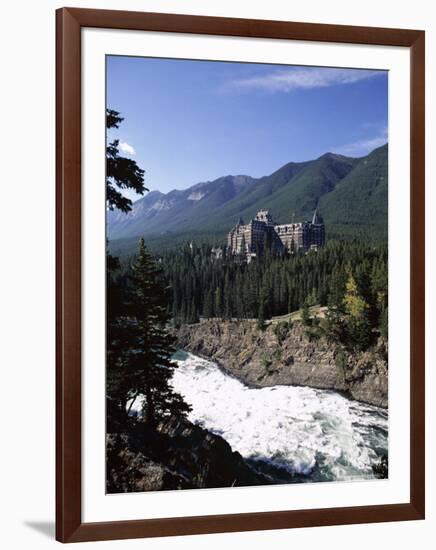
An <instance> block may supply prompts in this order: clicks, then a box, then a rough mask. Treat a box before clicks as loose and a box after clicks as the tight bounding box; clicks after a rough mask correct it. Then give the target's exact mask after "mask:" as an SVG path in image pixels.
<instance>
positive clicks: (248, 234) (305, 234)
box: [227, 210, 325, 261]
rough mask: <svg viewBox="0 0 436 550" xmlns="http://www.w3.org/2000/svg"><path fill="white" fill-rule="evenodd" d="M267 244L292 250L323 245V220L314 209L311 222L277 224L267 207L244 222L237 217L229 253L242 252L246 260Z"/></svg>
mask: <svg viewBox="0 0 436 550" xmlns="http://www.w3.org/2000/svg"><path fill="white" fill-rule="evenodd" d="M267 244H268V245H269V246H271V247H272V248H274V249H276V250H288V251H289V252H291V253H292V252H296V251H297V250H301V249H302V250H310V249H317V248H318V247H320V246H323V245H324V244H325V226H324V222H323V221H322V219H321V217H320V216H319V215H318V213H317V211H316V210H315V213H314V215H313V218H312V221H311V222H309V221H305V222H298V223H285V224H276V223H274V221H273V218H272V216H271V214H270V212H269V211H268V210H260V211H259V212H258V213H257V214H256V217H255V218H254V219H252V220H251V221H250V222H249V223H247V224H244V221H243V220H242V219H240V220H239V222H238V223H237V224H236V226H235V227H234V228H233V229H232V230H231V231H230V233H229V234H228V237H227V246H228V248H229V250H230V251H231V253H232V254H241V255H245V256H246V259H247V260H248V261H250V260H251V259H252V258H253V257H255V256H256V253H257V252H259V251H260V250H262V249H263V248H264V247H265V246H266V245H267Z"/></svg>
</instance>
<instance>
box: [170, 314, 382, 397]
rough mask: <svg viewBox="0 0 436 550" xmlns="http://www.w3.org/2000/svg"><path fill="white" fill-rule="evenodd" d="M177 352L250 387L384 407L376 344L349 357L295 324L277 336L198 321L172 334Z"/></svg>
mask: <svg viewBox="0 0 436 550" xmlns="http://www.w3.org/2000/svg"><path fill="white" fill-rule="evenodd" d="M176 337H177V345H178V347H179V349H183V350H185V351H189V352H191V353H194V354H196V355H199V356H201V357H204V358H206V359H210V360H211V361H214V362H215V363H217V364H218V365H219V366H220V367H221V368H223V369H224V370H225V371H226V372H228V373H229V374H231V375H233V376H235V377H236V378H237V379H239V380H240V381H241V382H243V383H244V384H247V385H249V386H252V387H269V386H275V385H296V386H308V387H311V388H318V389H328V390H335V391H338V392H343V393H345V394H347V395H348V396H349V397H351V398H352V399H356V400H357V401H361V402H364V403H368V404H370V405H375V406H378V407H383V408H387V406H388V362H387V350H386V345H385V343H384V342H382V341H381V340H380V341H379V342H378V343H377V344H376V345H375V346H374V347H373V348H371V349H370V350H368V351H365V352H356V353H354V354H351V353H349V352H347V351H346V350H344V349H342V348H339V347H338V346H337V345H335V344H334V343H332V342H329V341H327V339H326V338H324V337H320V338H317V339H311V338H310V335H308V333H307V330H306V328H305V327H304V326H303V325H302V323H300V322H293V323H292V324H291V326H290V327H287V328H286V329H285V330H281V332H280V333H279V331H277V328H276V324H269V325H268V326H267V327H266V328H265V330H259V329H258V328H257V324H256V322H254V321H221V320H217V319H208V320H202V321H201V322H200V323H198V324H194V325H182V326H181V327H180V328H178V330H177V331H176Z"/></svg>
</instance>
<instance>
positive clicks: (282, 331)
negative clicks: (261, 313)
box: [273, 321, 290, 346]
mask: <svg viewBox="0 0 436 550" xmlns="http://www.w3.org/2000/svg"><path fill="white" fill-rule="evenodd" d="M289 329H290V326H289V323H288V321H280V322H278V323H276V324H275V325H274V329H273V330H274V334H275V335H276V338H277V342H278V343H279V345H280V346H281V345H282V344H283V342H284V341H285V339H286V336H287V335H288V333H289Z"/></svg>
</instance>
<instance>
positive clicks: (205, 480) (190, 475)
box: [106, 417, 272, 493]
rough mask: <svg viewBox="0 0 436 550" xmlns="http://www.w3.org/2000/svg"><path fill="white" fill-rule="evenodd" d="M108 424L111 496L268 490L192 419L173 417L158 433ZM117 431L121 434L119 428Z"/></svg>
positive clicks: (141, 425) (260, 476)
mask: <svg viewBox="0 0 436 550" xmlns="http://www.w3.org/2000/svg"><path fill="white" fill-rule="evenodd" d="M115 424H116V423H115V422H113V421H112V422H111V423H110V425H108V433H107V436H106V451H107V453H106V460H107V491H108V493H126V492H135V491H136V492H138V491H163V490H170V489H199V488H203V487H208V488H213V487H231V486H247V485H265V484H269V483H271V482H272V481H271V480H270V479H269V478H268V476H264V475H263V474H261V473H258V472H256V471H255V470H254V469H253V468H252V467H251V466H250V465H249V464H248V462H246V461H245V460H244V459H243V458H242V456H241V455H240V454H239V453H238V452H236V451H235V452H234V451H232V449H231V447H230V445H229V444H228V443H227V442H226V441H225V440H224V439H223V438H222V437H220V436H218V435H214V434H212V433H211V432H209V431H207V430H204V429H203V428H201V427H199V426H196V425H194V424H192V423H191V422H189V421H188V420H185V419H181V418H176V417H172V418H169V419H167V420H165V421H163V422H161V423H160V424H159V425H158V426H157V427H156V428H148V427H147V426H146V425H145V424H144V423H143V422H133V423H132V424H130V425H129V427H128V428H127V427H124V428H122V426H121V424H117V425H116V426H115ZM115 427H116V429H115Z"/></svg>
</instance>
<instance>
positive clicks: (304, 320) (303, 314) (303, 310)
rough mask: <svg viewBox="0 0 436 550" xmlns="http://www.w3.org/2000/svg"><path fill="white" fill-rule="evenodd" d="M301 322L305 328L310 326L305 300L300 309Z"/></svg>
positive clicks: (310, 321)
mask: <svg viewBox="0 0 436 550" xmlns="http://www.w3.org/2000/svg"><path fill="white" fill-rule="evenodd" d="M301 322H302V323H303V325H304V326H306V327H308V326H310V325H311V324H312V320H311V318H310V314H309V306H308V305H307V300H305V301H304V304H303V307H302V308H301Z"/></svg>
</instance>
